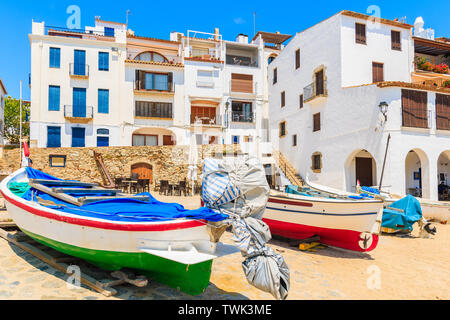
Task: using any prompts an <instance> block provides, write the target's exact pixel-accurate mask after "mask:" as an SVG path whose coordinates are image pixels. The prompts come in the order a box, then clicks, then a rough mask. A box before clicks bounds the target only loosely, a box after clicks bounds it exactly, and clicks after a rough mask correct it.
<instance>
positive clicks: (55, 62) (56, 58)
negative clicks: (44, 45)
mask: <svg viewBox="0 0 450 320" xmlns="http://www.w3.org/2000/svg"><path fill="white" fill-rule="evenodd" d="M60 66H61V49H60V48H50V68H60Z"/></svg>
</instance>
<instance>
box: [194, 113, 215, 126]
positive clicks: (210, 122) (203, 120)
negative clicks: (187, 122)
mask: <svg viewBox="0 0 450 320" xmlns="http://www.w3.org/2000/svg"><path fill="white" fill-rule="evenodd" d="M191 124H197V125H204V126H220V125H222V117H221V116H220V115H217V116H215V117H199V116H197V115H191Z"/></svg>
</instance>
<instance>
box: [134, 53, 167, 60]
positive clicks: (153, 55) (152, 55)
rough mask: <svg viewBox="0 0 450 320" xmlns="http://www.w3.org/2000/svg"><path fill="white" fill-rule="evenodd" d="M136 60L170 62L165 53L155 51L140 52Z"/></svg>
mask: <svg viewBox="0 0 450 320" xmlns="http://www.w3.org/2000/svg"><path fill="white" fill-rule="evenodd" d="M134 60H138V61H146V62H152V61H153V62H169V61H168V60H167V59H166V58H165V57H164V56H163V55H161V54H159V53H156V52H153V51H146V52H142V53H140V54H138V55H137V56H136V58H134Z"/></svg>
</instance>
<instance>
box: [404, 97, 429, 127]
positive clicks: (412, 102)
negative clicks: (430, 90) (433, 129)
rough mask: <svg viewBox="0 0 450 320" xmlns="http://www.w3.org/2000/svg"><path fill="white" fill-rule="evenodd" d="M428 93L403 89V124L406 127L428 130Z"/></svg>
mask: <svg viewBox="0 0 450 320" xmlns="http://www.w3.org/2000/svg"><path fill="white" fill-rule="evenodd" d="M427 100H428V95H427V92H426V91H414V90H407V89H402V124H403V126H404V127H413V128H428V110H427Z"/></svg>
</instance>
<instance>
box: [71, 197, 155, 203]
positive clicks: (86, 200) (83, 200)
mask: <svg viewBox="0 0 450 320" xmlns="http://www.w3.org/2000/svg"><path fill="white" fill-rule="evenodd" d="M113 199H134V200H140V201H149V200H150V197H148V196H126V195H125V196H116V197H82V198H78V201H79V203H80V204H81V205H84V204H88V203H91V202H97V201H103V200H113ZM80 204H79V205H80Z"/></svg>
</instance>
